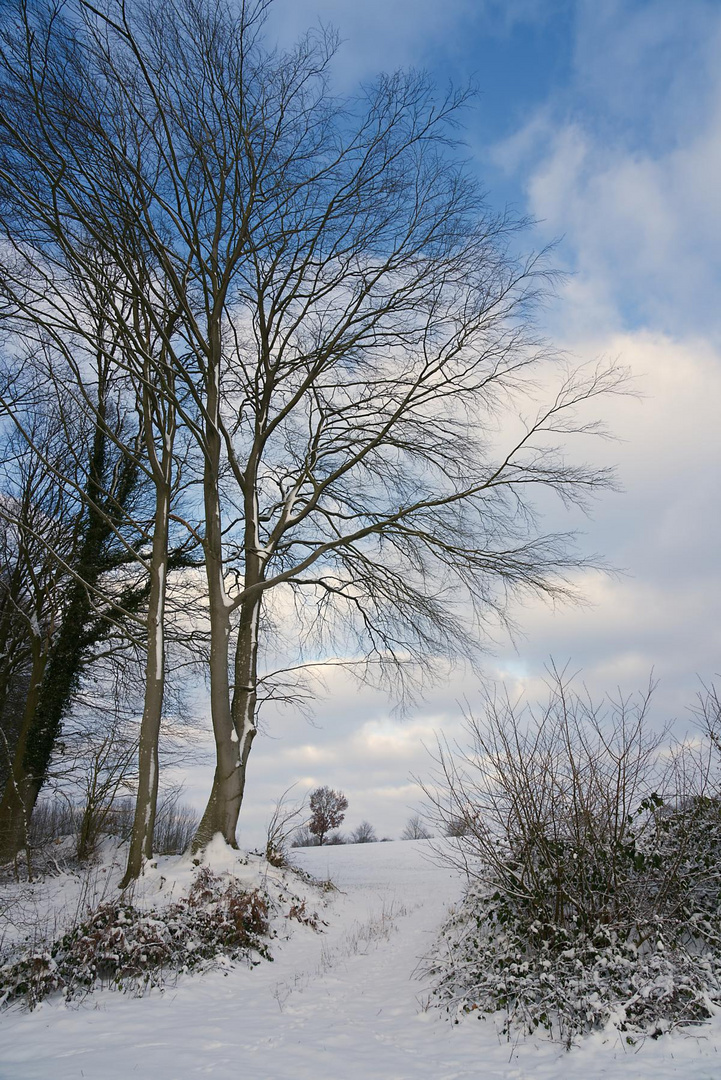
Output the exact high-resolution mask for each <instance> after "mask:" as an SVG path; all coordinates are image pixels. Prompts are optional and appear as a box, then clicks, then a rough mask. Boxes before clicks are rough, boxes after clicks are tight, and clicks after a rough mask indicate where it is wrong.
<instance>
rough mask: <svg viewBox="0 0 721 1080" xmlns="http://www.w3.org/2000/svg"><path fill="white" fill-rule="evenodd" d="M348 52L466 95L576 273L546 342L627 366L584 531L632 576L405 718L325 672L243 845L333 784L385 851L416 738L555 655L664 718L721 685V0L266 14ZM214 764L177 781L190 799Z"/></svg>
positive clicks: (503, 185)
mask: <svg viewBox="0 0 721 1080" xmlns="http://www.w3.org/2000/svg"><path fill="white" fill-rule="evenodd" d="M319 21H320V22H323V23H331V24H332V25H334V26H335V27H336V28H337V29H338V31H339V32H340V35H341V37H342V39H343V46H342V48H341V50H340V52H339V55H338V57H337V60H336V64H335V69H334V78H335V80H336V85H337V87H338V89H340V90H352V89H353V88H354V86H356V85H357V84H358V82H359V81H362V80H368V79H371V78H373V76H374V75H375V74H376V73H377V72H379V71H388V70H392V69H395V68H397V67H401V66H412V67H420V68H425V69H427V70H429V71H430V72H432V73H433V75H434V77H435V78H436V80H437V82H438V83H439V85H446V84H447V83H448V81H449V80H452V81H453V82H454V83H457V84H458V83H464V82H465V81H467V80H468V79H472V80H474V82H475V83H476V85H477V86H478V89H479V95H478V98H477V100H476V102H475V105H474V106H473V108H472V109H471V110H469V111H468V113H467V114H466V118H465V122H466V129H465V141H466V144H467V147H468V152H469V154H470V156H471V159H472V163H473V167H474V168H475V169H476V170H477V172H478V176H479V178H480V179H481V181H482V182H483V185H484V186H485V187H486V188H487V189H488V190H489V197H490V201H491V203H492V204H494V205H496V206H498V207H502V206H503V205H505V204H509V205H511V206H513V207H514V208H515V209H516V210H518V211H520V212H523V213H529V214H530V215H532V216H533V218H534V219H535V220H536V222H537V224H536V226H535V227H534V229H533V231H532V233H531V234H529V237H528V243H529V246H533V247H539V246H542V245H543V244H545V243H547V242H548V241H550V240H558V241H559V244H558V247H557V249H556V254H555V259H556V264H557V265H558V266H559V267H560V268H562V269H564V270H566V271H568V276H567V278H566V279H565V283H564V284H563V285H562V286H561V287H560V289H559V295H558V298H557V300H555V301H554V302H553V303H552V304H550V305H549V307H548V309H547V310H546V311H545V314H544V321H545V330H546V332H547V334H548V336H549V338H550V339H551V340H552V341H553V342H554V343H555V344H557V345H559V346H561V347H563V348H564V349H566V350H568V351H569V352H570V353H571V354H573V355H574V356H576V357H578V358H579V360H586V359H592V358H595V357H607V358H618V359H619V360H620V361H621V362H622V363H623V364H624V365H626V366H627V367H629V368H630V369H631V371H632V372H633V375H634V377H635V379H636V389H637V390H638V392H639V397H638V398H626V399H616V400H614V401H612V402H609V403H606V405H605V406H604V407H603V416H604V419H605V420H606V421H607V423H608V425H609V427H610V428H611V429H612V431H613V432H614V434H615V435H616V436H617V441H616V442H614V443H610V444H609V443H605V444H604V445H603V446H602V447H599V448H597V450H596V451H595V453H597V454H598V455H599V456H598V460H599V461H604V462H606V463H614V464H615V465H616V466H617V468H618V475H619V480H620V483H621V486H622V489H623V490H622V491H621V492H620V493H617V494H611V493H609V494H607V495H605V496H604V497H603V498H602V499H601V500H600V501H599V502H598V504H597V505H596V508H595V511H594V514H593V517H592V519H590V520H586V519H580V520H579V519H577V518H574V517H572V516H570V515H569V516H568V517H564V516H563V515H561V517H557V516H555V517H554V518H553V520H550V521H549V522H548V524H549V527H558V526H559V524H560V525H561V526H563V527H572V528H579V529H580V530H582V532H583V533H584V535H583V537H582V546H583V548H584V549H585V550H586V551H587V552H600V553H602V554H603V555H604V556H605V557H606V559H607V560H608V562H609V563H611V564H612V565H614V566H615V567H617V568H619V569H620V570H622V571H623V573H622V574H621V575H619V576H617V577H603V576H601V575H598V574H594V573H590V572H589V573H588V574H587V575H586V577H585V579H584V580H583V581H582V582H581V584H582V585H583V591H584V593H585V595H586V597H587V601H588V603H587V605H586V606H583V607H576V608H570V609H569V608H567V607H566V608H560V609H557V610H550V609H549V608H548V607H545V606H543V605H542V604H540V603H539V604H529V605H527V606H525V607H524V608H522V609H519V610H518V611H516V612H515V616H516V619H517V621H518V623H519V626H520V628H521V631H522V633H521V634H519V635H518V636H517V638H516V639H515V641H510V640H509V639H508V638H500V639H499V641H498V642H497V643H496V645H495V646H494V648H493V651H491V652H489V653H488V654H487V655H486V658H485V660H484V662H483V666H482V669H479V670H478V671H455V672H454V673H453V674H452V675H451V677H450V679H449V680H448V682H447V683H445V684H443V685H439V686H437V687H436V688H435V689H434V690H433V692H432V693H431V694H429V695H428V696H427V698H426V700H425V701H423V702H421V703H420V704H419V705H418V706H417V707H415V708H413V709H412V710H411V711H410V714H409V715H407V716H406V717H405V718H404V719H399V718H398V717H396V716H395V715H394V713H393V702H389V701H388V700H387V699H385V698H384V697H382V696H380V695H377V694H374V693H371V692H370V691H359V689H358V688H357V687H356V686H354V685H351V684H350V683H349V682H348V681H347V680H346V679H344V678H343V677H342V676H340V675H332V676H331V678H330V679H329V680H328V693H327V695H326V696H325V698H324V699H323V700H321V701H319V703H318V707H317V709H316V715H315V720H314V723H313V724H312V725H311V724H309V723H308V722H307V721H306V720H305V719H303V718H302V717H299V716H298V715H297V714H294V713H288V714H285V715H270V714H268V715H266V717H265V724H264V728H265V730H264V733H263V734H262V735H261V736H259V738H258V739H257V740H256V742H255V745H254V748H253V753H252V755H251V760H250V763H249V770H248V772H249V778H248V788H247V795H246V806H245V807H244V809H243V812H242V814H241V842H242V843H244V844H248V845H252V844H254V843H258V842H259V841H260V839H261V836H262V833H263V829H264V824H265V821H266V819H267V817H268V814H269V812H270V808H271V806H272V803H273V800H274V798H275V797H276V796H277V795H278V794H279V793H280V791H282V790H283V789H284V788H286V787H287V786H288V785H289V784H292V783H294V782H296V781H297V782H298V788H297V790H298V791H303V790H307V789H308V788H310V787H312V786H315V785H317V784H329V785H331V786H333V787H338V788H342V789H343V790H344V791H345V793H346V795H347V796H348V799H349V802H350V809H349V811H348V815H347V825H348V826H349V827H350V828H352V827H353V826H355V825H357V824H358V823H359V822H360V821H361V820H362V819H364V818H367V819H368V820H370V821H371V822H372V823H373V824H374V825H375V826H376V828H377V830H378V832H379V833H380V834H382V835H387V836H393V837H395V836H398V834H399V833H400V830H401V829H402V827H403V825H404V823H405V822H406V820H407V818H408V817H409V815H410V814H411V812H412V810H413V809H414V808H415V807H416V806H417V805H418V803H419V792H418V789H417V788H416V787H415V785H414V783H413V781H412V779H411V775H412V774H424V773H425V772H427V769H428V759H427V755H426V752H425V750H424V745H423V744H424V743H432V742H433V739H434V732H435V731H440V730H443V731H445V732H446V733H447V734H448V735H449V736H450V737H451V738H453V737H454V736H455V735H456V734H457V732H458V730H459V716H460V711H461V707H460V704H459V702H461V701H462V700H464V699H465V700H467V701H469V702H470V703H473V701H474V700H477V699H478V691H479V680H480V679H481V678H485V679H496V680H500V679H504V680H506V681H507V682H508V683H509V684H510V686H511V688H512V690H513V692H520V691H523V692H525V693H527V694H528V695H529V696H530V697H531V698H533V697H534V696H536V695H538V694H539V692H540V690H541V682H542V678H543V676H544V667H545V665H546V664H547V663H548V662H549V658H551V657H553V658H554V659H555V660H556V662H557V663H560V664H565V663H566V662H570V664H571V666H572V667H573V669H574V670H579V671H580V672H581V673H582V675H581V677H582V678H583V680H584V681H585V682H586V683H587V685H588V686H589V687H590V688H592V689H593V690H594V691H595V692H599V693H600V692H602V691H603V690H604V689H608V690H613V689H614V688H615V687H617V686H620V687H621V688H622V689H623V690H624V691H628V692H630V691H632V690H634V689H636V688H638V687H643V686H645V685H647V684H648V680H649V676H650V674H651V671H652V670H653V672H654V674H655V677H656V679H658V682H659V685H658V691H657V694H656V716H657V718H658V720H659V722H660V720H661V719H663V718H667V717H678V718H679V722H680V724H681V725H685V724H687V722H688V721H687V714H686V705H687V704H688V703H691V702H692V701H693V698H694V695H695V693H696V691H697V689H698V686H699V678H703V679H705V680H710V679H712V678H713V677H714V675H715V674H717V673H718V672H720V671H721V650H720V648H719V647H720V646H721V629H720V622H719V610H720V604H719V601H720V600H721V572H720V570H719V566H720V565H721V559H720V558H719V554H718V552H719V549H721V538H720V537H719V531H720V530H719V524H720V522H721V512H720V511H719V501H720V499H719V496H721V426H720V424H719V414H720V413H721V299H720V297H721V65H719V63H718V57H719V55H721V4H720V3H719V2H718V0H708V2H704V0H684V2H683V3H681V2H679V0H604V2H603V3H602V4H599V3H598V2H597V0H363V2H362V3H359V2H358V0H276V2H275V5H274V7H273V9H272V12H271V18H270V29H271V34H272V35H273V36H275V37H276V38H277V39H278V41H279V42H280V43H281V44H289V43H290V42H291V41H292V40H293V39H294V38H295V36H297V34H298V33H300V32H302V31H303V30H304V29H306V28H307V27H308V26H312V25H314V24H317V23H318V22H319ZM206 784H207V775H206V770H204V769H199V770H196V771H195V772H194V774H193V776H192V777H191V778H190V781H189V784H188V794H189V796H190V797H191V799H192V800H193V801H196V802H199V803H202V798H203V794H204V793H205V791H207V787H206Z"/></svg>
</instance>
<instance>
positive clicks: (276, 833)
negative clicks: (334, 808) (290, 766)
mask: <svg viewBox="0 0 721 1080" xmlns="http://www.w3.org/2000/svg"><path fill="white" fill-rule="evenodd" d="M294 787H295V784H293V785H291V787H289V788H286V790H285V791H284V792H283V794H282V795H281V796H280V798H279V799H278V801H277V802H276V804H275V806H274V808H273V813H272V814H271V816H270V821H269V822H268V828H267V830H266V837H265V857H266V859H267V860H268V862H269V863H270V864H271V866H288V848H289V847H290V846H291V840H293V837H294V836H295V839H294V840H293V844H292V846H293V847H306V846H307V844H301V843H298V842H297V841H298V838H299V836H300V831H303V832H304V833H305V832H309V830H308V805H307V803H306V800H305V798H303V799H301V801H300V802H296V803H291V802H289V801H288V796H289V795H290V793H291V791H292V790H293V788H294ZM309 835H312V834H310V833H309Z"/></svg>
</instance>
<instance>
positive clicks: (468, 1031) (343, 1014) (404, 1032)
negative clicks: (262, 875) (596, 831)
mask: <svg viewBox="0 0 721 1080" xmlns="http://www.w3.org/2000/svg"><path fill="white" fill-rule="evenodd" d="M294 854H295V856H296V858H297V861H298V863H299V864H300V865H302V866H303V867H305V868H306V869H307V870H309V871H310V872H311V873H312V874H314V875H316V876H317V877H321V878H324V877H330V878H331V879H332V880H333V881H334V883H335V884H336V885H337V886H338V888H339V890H341V891H340V892H339V893H335V894H331V896H330V899H329V901H328V904H327V906H326V907H325V908H322V909H319V910H320V913H321V915H322V917H323V919H325V920H326V921H327V922H328V926H327V928H326V930H325V932H324V933H322V934H317V933H315V932H314V931H313V930H311V929H309V928H307V927H304V926H299V925H297V924H293V925H294V926H295V930H294V932H293V934H292V935H291V936H290V937H289V939H288V940H285V941H281V940H278V941H275V942H273V946H272V952H273V954H274V956H275V961H274V963H261V964H260V965H259V966H258V967H256V968H253V969H250V968H248V967H246V966H238V967H236V968H234V969H232V970H230V971H228V972H224V971H213V972H210V973H207V974H205V975H193V976H186V977H183V978H181V979H180V980H179V981H178V983H177V985H175V986H169V987H168V988H167V989H166V990H165V991H164V992H163V993H159V992H157V991H154V992H152V993H150V994H149V995H147V996H146V997H144V998H134V997H131V996H130V995H128V994H119V993H114V992H112V991H102V992H100V993H96V994H94V995H93V996H91V997H90V998H88V999H86V1000H85V1001H84V1002H83V1003H82V1004H79V1005H75V1006H72V1007H67V1006H65V1005H63V1004H62V1003H61V1002H59V1001H57V1000H54V1001H49V1002H45V1003H43V1004H42V1005H41V1006H40V1007H39V1008H37V1009H36V1010H35V1012H33V1013H24V1012H21V1011H20V1010H17V1009H11V1010H9V1011H6V1012H5V1013H4V1014H2V1016H0V1077H1V1078H2V1080H70V1078H72V1080H80V1078H85V1080H130V1078H132V1077H140V1078H147V1080H185V1078H190V1077H204V1076H212V1077H214V1078H216V1080H226V1078H227V1080H231V1078H232V1080H286V1078H287V1080H306V1078H307V1080H425V1078H428V1080H431V1078H432V1080H460V1078H469V1080H470V1078H473V1080H500V1078H504V1080H511V1078H512V1080H525V1078H530V1077H533V1078H534V1080H547V1078H559V1080H601V1078H614V1077H624V1078H629V1080H650V1078H653V1080H670V1078H672V1077H674V1078H676V1077H678V1078H682V1077H683V1078H687V1080H718V1078H719V1077H721V1018H717V1019H716V1020H715V1021H714V1022H713V1023H712V1024H710V1025H708V1026H706V1027H704V1028H701V1029H697V1030H695V1031H694V1032H688V1031H687V1032H682V1031H678V1032H675V1033H673V1034H672V1035H670V1036H666V1037H664V1038H662V1039H659V1040H657V1041H655V1042H654V1041H652V1040H647V1041H646V1043H645V1044H644V1045H642V1046H640V1047H639V1046H636V1047H628V1046H625V1044H624V1043H623V1042H622V1040H621V1038H620V1037H619V1036H617V1035H615V1034H609V1035H607V1036H604V1035H601V1034H599V1035H595V1036H593V1037H591V1038H588V1039H586V1040H583V1041H582V1042H581V1044H580V1045H579V1046H578V1047H577V1048H575V1049H574V1050H572V1051H571V1052H570V1053H568V1054H567V1053H566V1052H565V1051H563V1050H562V1049H561V1048H560V1047H559V1046H558V1045H557V1044H553V1043H549V1042H548V1041H546V1040H544V1039H543V1038H533V1039H527V1040H523V1041H521V1042H519V1043H517V1044H512V1043H508V1042H507V1041H505V1040H502V1039H499V1038H498V1037H497V1035H496V1033H495V1029H494V1027H493V1025H492V1024H491V1023H490V1022H488V1021H478V1020H477V1019H474V1018H472V1017H469V1018H468V1019H466V1020H465V1021H464V1022H463V1023H461V1024H458V1025H453V1024H451V1023H449V1022H448V1021H447V1020H446V1019H444V1017H443V1015H442V1014H441V1013H439V1012H438V1011H437V1010H436V1009H433V1008H429V1007H428V1003H429V996H428V986H427V983H426V982H425V981H424V979H423V978H422V977H421V976H419V974H418V972H417V968H418V964H419V960H421V959H422V958H423V956H424V955H426V954H427V953H428V951H429V950H430V949H431V947H432V944H433V941H434V938H435V933H436V930H437V928H438V926H439V924H440V922H441V920H442V919H443V916H444V913H445V911H446V910H447V908H448V906H449V905H451V904H452V903H453V902H454V901H455V900H456V899H457V897H458V896H459V893H460V890H461V881H460V880H459V878H458V877H457V876H456V875H455V874H453V873H452V872H451V871H449V870H448V869H446V868H442V867H440V866H438V865H437V864H436V863H434V862H433V861H430V860H429V858H428V855H429V845H428V843H427V842H426V841H406V842H400V841H398V842H394V843H385V844H365V845H354V846H347V847H330V848H323V849H307V850H302V851H298V852H296V853H294ZM162 869H163V866H162V863H161V866H160V867H159V871H162ZM320 902H321V903H322V901H320ZM316 906H318V905H317V904H316Z"/></svg>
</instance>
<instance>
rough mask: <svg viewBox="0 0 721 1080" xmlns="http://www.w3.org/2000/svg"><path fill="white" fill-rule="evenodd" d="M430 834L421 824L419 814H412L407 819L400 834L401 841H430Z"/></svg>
mask: <svg viewBox="0 0 721 1080" xmlns="http://www.w3.org/2000/svg"><path fill="white" fill-rule="evenodd" d="M430 839H431V833H430V832H429V831H428V829H427V828H426V827H425V825H424V824H423V819H422V818H421V816H420V814H414V815H413V817H410V818H408V821H407V822H406V826H405V828H404V829H403V832H402V833H401V840H430Z"/></svg>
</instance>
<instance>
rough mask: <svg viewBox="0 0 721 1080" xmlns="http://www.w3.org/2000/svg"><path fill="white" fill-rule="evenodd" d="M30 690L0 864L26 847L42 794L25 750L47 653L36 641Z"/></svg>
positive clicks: (2, 804) (1, 813)
mask: <svg viewBox="0 0 721 1080" xmlns="http://www.w3.org/2000/svg"><path fill="white" fill-rule="evenodd" d="M32 648H33V659H32V670H31V675H30V689H29V692H28V696H27V699H26V702H25V710H24V713H23V720H22V725H21V727H20V734H19V737H18V741H17V745H16V747H15V753H14V755H13V760H12V766H11V772H10V777H9V778H8V781H7V783H6V785H5V790H4V792H3V797H2V801H0V865H1V864H3V863H8V862H10V861H11V860H12V859H15V858H16V857H17V855H18V853H19V852H20V851H22V849H23V848H24V847H27V840H28V823H29V821H30V815H31V814H32V811H33V808H34V806H35V803H36V801H37V797H38V794H39V792H40V786H41V782H42V777H39V776H37V775H35V774H34V773H33V772H32V770H31V769H29V768H28V766H27V760H26V757H27V755H26V749H27V743H28V736H29V734H30V732H31V730H32V725H33V721H34V719H35V713H36V710H37V705H38V700H39V697H40V689H41V686H42V684H43V675H44V673H45V669H46V665H47V653H46V652H45V651H44V650H43V649H42V648H41V647H40V642H39V641H35V642H33V647H32Z"/></svg>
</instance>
